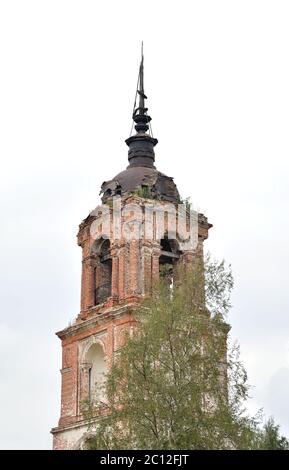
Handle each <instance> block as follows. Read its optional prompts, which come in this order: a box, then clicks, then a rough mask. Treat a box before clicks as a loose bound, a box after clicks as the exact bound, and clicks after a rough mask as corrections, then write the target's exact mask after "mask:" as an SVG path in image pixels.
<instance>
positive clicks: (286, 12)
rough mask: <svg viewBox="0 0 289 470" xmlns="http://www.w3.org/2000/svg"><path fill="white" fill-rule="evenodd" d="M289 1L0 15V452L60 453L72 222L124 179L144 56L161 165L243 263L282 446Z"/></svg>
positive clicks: (243, 308)
mask: <svg viewBox="0 0 289 470" xmlns="http://www.w3.org/2000/svg"><path fill="white" fill-rule="evenodd" d="M288 24H289V3H288V1H286V0H284V1H281V0H270V1H267V0H240V1H239V0H227V1H225V0H212V1H209V0H207V1H205V0H203V1H201V0H200V1H193V0H189V1H186V0H178V1H168V0H166V1H160V0H159V1H157V0H154V1H152V0H146V1H145V2H136V1H133V0H122V1H117V0H110V1H109V0H106V1H102V2H101V1H96V0H94V1H89V0H82V1H74V0H69V1H65V0H49V1H48V0H35V1H31V0H26V1H23V0H20V1H17V0H6V1H5V0H1V1H0V158H1V166H0V170H1V173H0V175H1V176H0V182H1V198H0V211H1V220H2V224H1V231H0V239H1V243H0V257H1V258H0V262H1V273H0V277H1V278H0V295H1V320H0V355H1V359H0V382H1V385H0V408H1V411H0V416H1V426H0V447H1V448H10V449H16V448H21V449H36V448H50V447H51V436H50V434H49V431H50V428H51V427H52V426H55V425H56V424H57V420H58V418H59V412H60V374H59V369H60V358H61V350H60V341H59V340H58V338H57V337H56V336H55V335H54V332H55V331H58V330H60V329H62V328H64V327H65V326H66V325H67V324H68V322H69V321H70V320H71V319H73V318H74V317H75V316H76V315H77V314H78V312H79V294H80V268H81V264H80V259H81V253H80V248H79V247H78V246H77V244H76V234H77V229H78V224H79V223H80V222H81V220H82V219H83V218H84V217H86V216H87V215H88V213H89V211H90V210H92V209H93V208H94V207H95V206H96V204H97V203H98V202H99V195H98V194H99V189H100V185H101V183H102V182H103V181H104V180H108V179H111V178H112V177H113V176H114V175H115V174H117V173H118V172H119V171H121V170H122V169H124V168H125V167H126V165H127V147H126V145H125V143H124V139H126V138H127V137H128V136H129V132H130V126H131V112H132V106H133V100H134V93H135V87H136V79H137V72H138V66H139V56H140V42H141V40H144V48H145V91H146V93H147V94H148V96H149V100H148V106H149V111H150V114H151V116H152V118H153V121H152V126H153V130H154V135H155V136H156V137H157V138H158V139H159V144H158V146H157V147H156V163H157V167H158V169H159V170H161V171H163V172H165V173H166V174H168V175H169V176H174V178H175V182H176V183H177V185H178V188H179V190H180V192H181V194H182V196H183V197H187V196H190V197H191V201H192V202H193V203H194V205H195V207H197V208H198V209H199V210H200V211H202V212H204V213H205V214H206V215H207V216H208V218H209V221H210V222H211V223H213V224H214V227H213V228H212V229H211V231H210V238H209V240H208V241H207V243H206V246H207V248H208V249H209V250H210V251H211V253H212V254H213V255H214V256H216V257H217V258H219V259H221V258H223V257H224V258H225V259H226V261H227V262H228V263H231V264H232V268H233V272H234V275H235V281H236V285H235V290H234V295H233V304H234V307H233V309H232V311H231V314H230V317H229V321H230V322H231V324H232V336H233V337H234V338H236V339H238V341H239V342H240V344H241V350H242V357H243V359H244V362H245V365H246V368H247V370H248V373H249V379H250V383H251V384H252V385H254V389H253V390H252V396H253V399H252V403H251V405H250V406H251V408H252V409H257V408H259V407H264V409H265V411H266V413H267V415H270V414H273V415H274V416H275V418H276V420H277V421H278V422H279V423H281V424H282V430H283V432H286V433H287V435H289V406H288V395H289V335H288V331H289V311H288V310H289V309H288V306H289V299H288V290H289V281H288V260H289V248H288V231H289V211H288V207H287V204H288V196H289V188H288V170H289V164H288V158H289V157H288V154H289V152H288V151H289V142H288V125H289V86H288V84H289V65H288V52H289V51H288V49H289V28H288Z"/></svg>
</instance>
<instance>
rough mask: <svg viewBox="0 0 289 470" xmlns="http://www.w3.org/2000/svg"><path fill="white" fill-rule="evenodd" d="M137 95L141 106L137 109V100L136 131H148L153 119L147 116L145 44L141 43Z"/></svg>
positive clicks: (134, 116)
mask: <svg viewBox="0 0 289 470" xmlns="http://www.w3.org/2000/svg"><path fill="white" fill-rule="evenodd" d="M137 95H138V96H139V105H138V108H136V100H135V105H134V110H133V116H132V118H133V120H134V122H135V123H136V124H137V125H136V126H135V129H136V131H138V132H139V131H145V132H146V131H147V130H148V128H149V126H148V125H147V124H148V123H149V122H150V121H151V117H150V116H148V115H147V110H148V109H147V108H146V107H145V100H146V99H147V96H146V95H145V93H144V55H143V42H142V43H141V62H140V66H139V74H138V82H137Z"/></svg>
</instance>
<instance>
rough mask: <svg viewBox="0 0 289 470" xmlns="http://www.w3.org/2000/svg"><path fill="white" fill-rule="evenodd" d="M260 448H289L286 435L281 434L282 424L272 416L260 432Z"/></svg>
mask: <svg viewBox="0 0 289 470" xmlns="http://www.w3.org/2000/svg"><path fill="white" fill-rule="evenodd" d="M258 448H259V449H262V450H289V442H288V440H287V439H286V437H284V436H281V435H280V426H279V425H277V424H276V423H275V421H274V419H273V418H272V417H271V418H269V419H268V421H267V422H266V423H265V425H264V428H263V429H262V431H261V433H260V439H259V443H258Z"/></svg>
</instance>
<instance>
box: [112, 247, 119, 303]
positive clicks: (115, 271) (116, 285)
mask: <svg viewBox="0 0 289 470" xmlns="http://www.w3.org/2000/svg"><path fill="white" fill-rule="evenodd" d="M111 257H112V273H111V295H112V297H113V298H114V299H118V296H119V281H118V276H119V266H118V256H117V253H116V250H112V251H111Z"/></svg>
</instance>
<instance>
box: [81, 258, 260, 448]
mask: <svg viewBox="0 0 289 470" xmlns="http://www.w3.org/2000/svg"><path fill="white" fill-rule="evenodd" d="M176 279H177V281H176V282H175V285H174V288H173V289H171V287H170V286H169V285H168V283H167V282H166V276H164V278H163V279H162V280H161V281H160V284H159V286H158V287H157V288H156V289H155V292H154V295H153V296H152V297H151V298H150V299H147V300H146V301H144V302H143V303H142V304H141V305H140V307H139V308H138V309H137V311H136V312H135V315H136V320H137V327H136V330H135V333H134V335H133V336H132V337H127V341H126V344H125V346H124V347H123V348H122V350H121V352H120V354H119V356H118V357H117V358H115V361H114V364H113V366H112V368H111V370H110V372H109V373H108V376H107V382H106V391H105V393H106V401H105V403H90V404H86V415H87V417H89V419H90V422H91V432H93V434H94V436H93V437H91V438H90V440H89V442H88V447H89V448H91V449H163V450H164V449H228V448H229V449H231V448H232V449H233V448H242V449H245V448H260V447H261V441H262V436H263V435H262V433H261V432H260V430H258V429H259V428H258V416H257V417H255V418H250V417H249V416H248V415H247V414H246V412H245V408H244V403H245V401H246V399H247V397H248V384H247V374H246V371H245V369H244V367H243V365H242V363H241V361H240V358H239V349H238V347H237V346H236V345H233V346H230V347H229V349H228V350H227V333H228V331H229V329H230V327H229V325H228V324H227V323H226V321H225V320H226V314H227V312H228V310H229V308H230V292H231V289H232V287H233V277H232V273H231V270H230V268H229V269H226V267H225V265H224V262H222V263H217V262H211V261H210V260H209V259H206V262H205V269H204V267H203V265H202V263H195V267H194V269H191V270H190V271H189V272H184V271H183V272H182V270H181V269H180V270H178V272H177V273H176ZM100 411H101V418H99V417H98V418H97V421H95V416H99V413H100ZM262 442H263V444H264V445H267V442H268V440H265V439H263V441H262ZM263 444H262V445H263Z"/></svg>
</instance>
